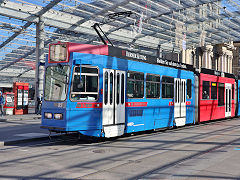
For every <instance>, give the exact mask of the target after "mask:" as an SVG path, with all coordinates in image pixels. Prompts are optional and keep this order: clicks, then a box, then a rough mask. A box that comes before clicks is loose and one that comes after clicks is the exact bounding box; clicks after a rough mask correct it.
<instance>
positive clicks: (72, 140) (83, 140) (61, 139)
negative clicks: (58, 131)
mask: <svg viewBox="0 0 240 180" xmlns="http://www.w3.org/2000/svg"><path fill="white" fill-rule="evenodd" d="M234 119H238V118H232V119H224V120H216V121H210V122H209V121H208V122H206V123H201V124H195V125H186V126H182V127H178V128H164V129H156V130H149V131H141V132H135V133H129V134H125V135H124V136H120V137H114V138H108V139H101V138H89V137H84V136H80V139H78V137H79V135H78V134H77V133H76V134H75V137H74V134H67V135H66V136H65V135H59V136H53V137H49V140H48V141H47V142H45V141H46V140H36V141H34V144H32V143H33V141H29V142H25V143H24V142H19V143H15V144H12V145H11V144H10V145H7V146H4V147H2V148H1V149H0V151H1V150H2V149H17V148H24V147H25V146H23V145H27V147H38V146H49V145H57V144H59V143H67V144H66V145H72V144H74V145H87V146H88V147H89V146H90V145H92V144H94V145H104V144H111V143H114V142H116V141H119V142H120V141H125V140H131V139H137V138H143V137H153V136H157V135H159V134H162V133H168V132H169V133H171V132H177V131H182V130H185V129H191V128H200V127H202V126H207V125H212V124H215V125H217V124H219V123H223V122H227V121H229V120H234ZM71 135H73V136H71ZM76 137H77V138H76ZM19 145H21V146H19ZM9 146H10V147H9Z"/></svg>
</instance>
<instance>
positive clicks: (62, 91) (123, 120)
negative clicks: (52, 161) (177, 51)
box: [41, 42, 197, 137]
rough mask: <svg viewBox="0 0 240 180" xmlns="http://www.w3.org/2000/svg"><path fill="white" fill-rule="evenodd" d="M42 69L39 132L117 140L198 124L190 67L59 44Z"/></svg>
mask: <svg viewBox="0 0 240 180" xmlns="http://www.w3.org/2000/svg"><path fill="white" fill-rule="evenodd" d="M45 66H46V67H45V68H46V69H45V82H44V100H43V104H42V126H41V127H42V128H47V129H49V130H50V131H55V132H79V133H81V134H83V135H88V136H96V137H115V136H121V135H123V134H125V133H132V132H138V131H146V130H152V129H159V128H168V127H173V126H184V125H185V124H194V123H195V122H196V118H195V114H196V113H195V110H196V109H195V102H196V101H197V100H196V99H195V97H196V96H195V88H194V87H195V86H196V84H195V82H196V81H195V79H196V75H195V74H194V72H193V71H192V69H193V68H192V66H191V65H186V64H182V63H177V62H172V61H165V60H162V59H159V58H157V57H153V56H147V55H142V54H139V53H136V52H131V51H128V50H123V49H120V48H115V47H112V46H107V45H100V46H95V45H86V44H77V43H60V42H59V43H56V44H51V45H50V47H49V55H48V57H47V62H46V64H45Z"/></svg>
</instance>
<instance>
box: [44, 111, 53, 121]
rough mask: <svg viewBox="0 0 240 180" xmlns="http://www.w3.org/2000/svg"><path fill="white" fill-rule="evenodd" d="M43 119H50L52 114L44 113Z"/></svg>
mask: <svg viewBox="0 0 240 180" xmlns="http://www.w3.org/2000/svg"><path fill="white" fill-rule="evenodd" d="M44 118H46V119H52V113H47V112H45V113H44Z"/></svg>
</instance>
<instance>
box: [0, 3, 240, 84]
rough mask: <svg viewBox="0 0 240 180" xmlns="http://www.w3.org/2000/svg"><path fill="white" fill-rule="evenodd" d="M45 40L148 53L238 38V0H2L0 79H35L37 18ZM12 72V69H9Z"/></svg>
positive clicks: (46, 48) (220, 42) (46, 46)
mask: <svg viewBox="0 0 240 180" xmlns="http://www.w3.org/2000/svg"><path fill="white" fill-rule="evenodd" d="M38 17H41V19H42V21H43V22H44V25H45V27H44V28H43V31H44V33H43V34H42V36H44V37H43V39H44V45H45V50H44V54H47V53H48V45H49V43H53V42H57V41H70V42H78V43H82V44H94V45H99V44H102V42H101V41H100V40H99V37H98V35H97V34H96V32H95V31H94V29H93V28H92V26H93V25H94V24H95V23H99V24H100V27H101V28H102V30H103V31H104V32H105V33H106V35H108V37H109V39H110V40H111V41H112V43H113V45H114V46H115V47H118V48H124V49H126V48H127V49H129V50H133V51H135V52H139V53H142V54H146V55H156V52H157V49H158V47H159V46H161V47H162V48H164V49H166V50H169V51H173V52H179V51H181V50H182V49H185V48H194V47H198V46H203V45H208V44H212V45H214V44H223V43H228V42H230V41H240V36H239V33H240V1H239V0H39V1H34V0H0V27H1V29H0V60H1V61H0V62H1V63H0V80H1V82H9V81H11V80H13V81H14V80H22V79H24V80H22V81H25V82H27V81H29V82H31V81H32V80H33V79H34V78H35V61H36V54H35V49H36V36H37V35H36V23H39V18H38ZM9 72H10V73H9Z"/></svg>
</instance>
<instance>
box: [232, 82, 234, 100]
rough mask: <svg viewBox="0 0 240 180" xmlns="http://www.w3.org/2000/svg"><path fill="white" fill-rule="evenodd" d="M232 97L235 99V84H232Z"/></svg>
mask: <svg viewBox="0 0 240 180" xmlns="http://www.w3.org/2000/svg"><path fill="white" fill-rule="evenodd" d="M232 99H233V100H234V84H232Z"/></svg>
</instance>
